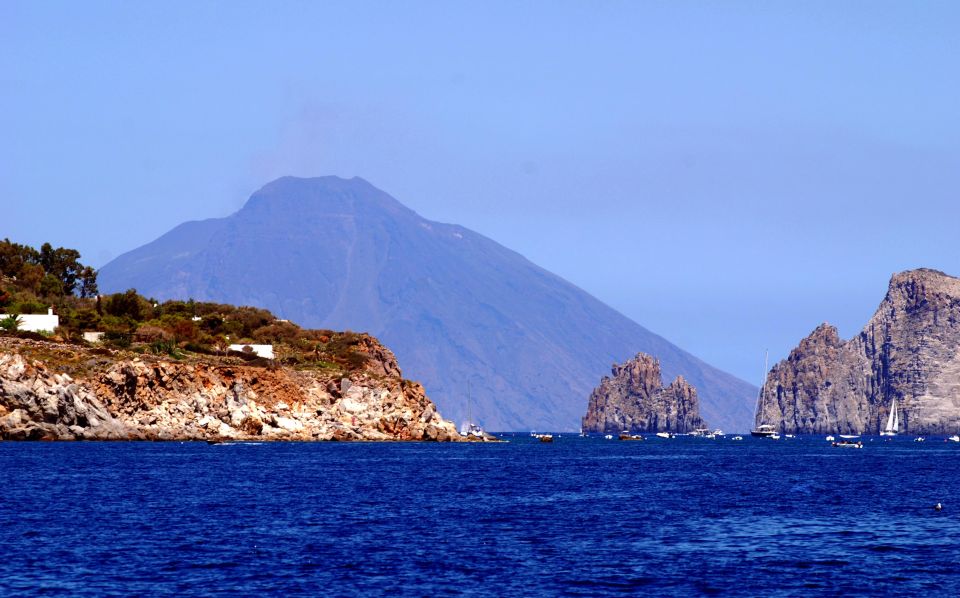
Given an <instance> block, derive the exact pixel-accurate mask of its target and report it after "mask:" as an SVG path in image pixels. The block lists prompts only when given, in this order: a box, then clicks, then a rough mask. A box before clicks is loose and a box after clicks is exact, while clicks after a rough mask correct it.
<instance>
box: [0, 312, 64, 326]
mask: <svg viewBox="0 0 960 598" xmlns="http://www.w3.org/2000/svg"><path fill="white" fill-rule="evenodd" d="M11 315H15V316H16V317H17V330H26V331H28V332H53V331H54V330H56V329H57V326H59V325H60V316H58V315H56V314H55V313H53V308H52V307H51V308H49V309H48V310H47V313H45V314H0V318H8V317H10V316H11Z"/></svg>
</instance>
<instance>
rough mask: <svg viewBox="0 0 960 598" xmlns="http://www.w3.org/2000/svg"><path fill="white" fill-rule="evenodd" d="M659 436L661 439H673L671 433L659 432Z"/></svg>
mask: <svg viewBox="0 0 960 598" xmlns="http://www.w3.org/2000/svg"><path fill="white" fill-rule="evenodd" d="M657 436H659V437H660V438H673V436H671V434H670V432H657Z"/></svg>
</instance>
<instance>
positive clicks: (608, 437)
mask: <svg viewBox="0 0 960 598" xmlns="http://www.w3.org/2000/svg"><path fill="white" fill-rule="evenodd" d="M603 439H604V440H613V434H607V435H605V436H604V437H603Z"/></svg>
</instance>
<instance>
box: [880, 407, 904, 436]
mask: <svg viewBox="0 0 960 598" xmlns="http://www.w3.org/2000/svg"><path fill="white" fill-rule="evenodd" d="M899 430H900V414H899V413H898V412H897V400H896V399H893V400H892V401H890V415H889V416H888V417H887V427H886V428H884V429H883V431H884V432H886V433H888V434H896V433H897V432H898V431H899Z"/></svg>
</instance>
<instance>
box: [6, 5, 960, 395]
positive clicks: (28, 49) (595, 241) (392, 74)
mask: <svg viewBox="0 0 960 598" xmlns="http://www.w3.org/2000/svg"><path fill="white" fill-rule="evenodd" d="M958 16H960V6H957V5H955V4H951V3H935V2H929V3H923V4H904V3H892V2H891V3H883V2H870V3H866V2H848V3H843V4H842V5H838V4H836V3H830V2H819V3H817V2H811V3H804V4H802V5H792V4H771V3H753V2H736V3H725V4H722V5H717V4H709V3H703V2H677V3H665V4H654V3H642V4H641V3H608V4H602V5H598V4H594V3H583V4H576V3H545V2H543V3H541V2H529V3H524V4H520V5H515V4H511V3H482V4H457V5H448V4H444V3H439V2H437V3H434V2H418V3H412V4H405V5H393V4H388V3H377V2H371V3H357V2H350V3H324V4H322V5H310V4H305V5H301V4H292V3H291V4H282V5H266V4H263V5H258V4H256V3H206V4H202V5H195V4H191V3H165V4H162V5H161V4H156V5H149V4H137V5H132V4H123V3H109V2H107V3H99V4H95V5H79V4H76V5H75V4H70V3H43V4H39V3H28V2H7V3H4V4H3V5H2V6H0V77H2V81H3V84H4V86H5V89H7V90H8V92H7V93H6V94H3V95H2V96H0V130H2V131H3V132H4V133H5V137H6V139H7V143H6V144H4V146H3V148H2V149H0V194H2V197H4V206H5V208H6V213H7V227H6V228H5V230H4V232H3V236H7V237H10V238H11V239H12V240H15V241H18V242H22V243H29V244H33V245H38V244H40V243H42V242H45V241H49V242H51V243H54V244H55V245H63V246H68V247H75V248H77V249H79V250H80V251H81V252H82V253H83V255H84V257H85V261H86V262H89V263H92V264H94V265H97V266H102V265H103V264H105V263H106V262H108V261H109V260H110V259H112V258H114V257H117V256H118V255H120V254H122V253H124V252H126V251H129V250H132V249H134V248H136V247H138V246H140V245H143V244H145V243H148V242H150V241H152V240H153V239H155V238H157V237H158V236H160V235H161V234H163V233H165V232H167V231H168V230H170V229H171V228H173V227H174V226H176V225H178V224H180V223H182V222H184V221H187V220H202V219H206V218H212V217H223V216H227V215H229V214H230V213H232V212H234V211H236V210H237V209H239V207H240V206H241V205H242V204H243V203H244V202H245V201H246V199H247V198H248V197H249V196H250V194H252V193H253V192H254V191H256V190H257V189H258V188H260V187H261V186H263V185H265V184H266V183H268V182H269V181H271V180H273V179H275V178H277V177H280V176H284V175H295V176H323V175H338V176H342V177H346V178H349V177H352V176H360V177H362V178H364V179H366V180H368V181H370V182H371V183H372V184H373V185H375V186H377V187H379V188H381V189H383V190H384V191H386V192H387V193H389V194H391V195H392V196H394V197H396V198H397V199H398V200H399V201H401V202H402V203H404V204H405V205H406V206H408V207H410V208H411V209H413V210H415V211H417V212H418V213H419V214H420V215H422V216H423V217H424V218H428V219H430V220H436V221H441V222H449V223H456V224H460V225H463V226H465V227H467V228H470V229H472V230H475V231H477V232H478V233H481V234H483V235H485V236H488V237H490V238H491V239H493V240H495V241H497V242H498V243H501V244H503V245H505V246H506V247H508V248H510V249H513V250H515V251H517V252H519V253H521V254H522V255H524V256H525V257H527V258H528V259H530V260H531V261H533V262H534V263H536V264H538V265H540V266H542V267H544V268H546V269H547V270H550V271H552V272H554V273H556V274H558V275H560V276H562V277H563V278H565V279H567V280H569V281H570V282H572V283H573V284H575V285H577V286H579V287H580V288H582V289H584V290H586V291H587V292H589V293H591V294H592V295H594V296H596V297H597V298H599V299H600V300H602V301H604V302H606V303H607V304H609V305H610V306H612V307H614V308H615V309H617V310H618V311H620V312H622V313H623V314H624V315H626V316H628V317H630V318H632V319H633V320H635V321H637V322H638V323H640V324H641V325H643V326H645V327H646V328H648V329H650V330H652V331H653V332H655V333H657V334H660V335H662V336H664V337H665V338H667V339H669V340H670V341H672V342H674V343H676V344H677V345H679V346H680V347H682V348H684V349H686V350H688V351H690V352H691V353H693V354H695V355H697V356H698V357H700V358H702V359H704V360H705V361H707V362H709V363H711V364H713V365H715V366H717V367H719V368H721V369H724V370H726V371H728V372H730V373H733V374H735V375H737V376H739V377H741V378H743V379H744V380H746V381H748V382H750V383H752V384H758V383H759V381H760V375H761V369H762V366H763V352H764V349H766V348H769V349H770V352H771V361H773V360H775V359H781V358H783V357H785V356H786V354H787V351H789V349H790V348H792V347H793V346H794V345H795V344H796V343H797V342H798V341H799V340H800V339H801V338H802V337H803V336H805V335H806V334H808V333H809V332H810V331H812V330H813V329H814V328H815V327H816V326H817V325H818V324H819V323H821V322H822V321H829V322H831V323H833V324H835V325H837V326H838V327H839V329H840V332H841V335H842V336H843V337H845V338H849V337H850V336H851V335H853V334H855V333H856V332H857V331H858V330H859V329H860V327H861V326H862V325H863V324H864V323H866V321H867V319H868V318H869V317H870V315H871V314H872V313H873V311H874V310H875V308H876V306H877V305H878V304H879V302H880V301H881V299H882V298H883V295H884V292H885V290H886V286H887V281H888V279H889V276H890V275H891V274H892V273H894V272H898V271H902V270H906V269H911V268H916V267H931V268H936V269H939V270H943V271H945V272H946V273H948V274H960V258H958V257H957V255H958V254H957V252H956V250H955V247H956V241H955V237H956V234H955V231H954V228H955V227H954V224H953V223H954V221H955V219H956V216H958V215H960V208H958V207H957V202H956V201H955V199H954V197H953V195H954V193H953V190H954V189H955V188H956V187H957V183H958V182H960V181H958V179H960V169H958V168H957V166H958V165H960V147H958V141H957V140H958V139H960V136H958V133H960V130H958V129H960V116H958V115H957V112H956V110H955V106H956V105H958V103H960V102H958V100H960V81H958V75H957V73H956V69H955V68H954V66H953V64H952V62H953V61H952V57H953V56H954V55H955V54H956V50H957V49H958V48H957V46H958V45H960V42H958V41H957V39H956V36H955V34H954V31H953V30H954V29H955V27H954V24H955V23H957V22H958V20H957V17H958Z"/></svg>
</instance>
